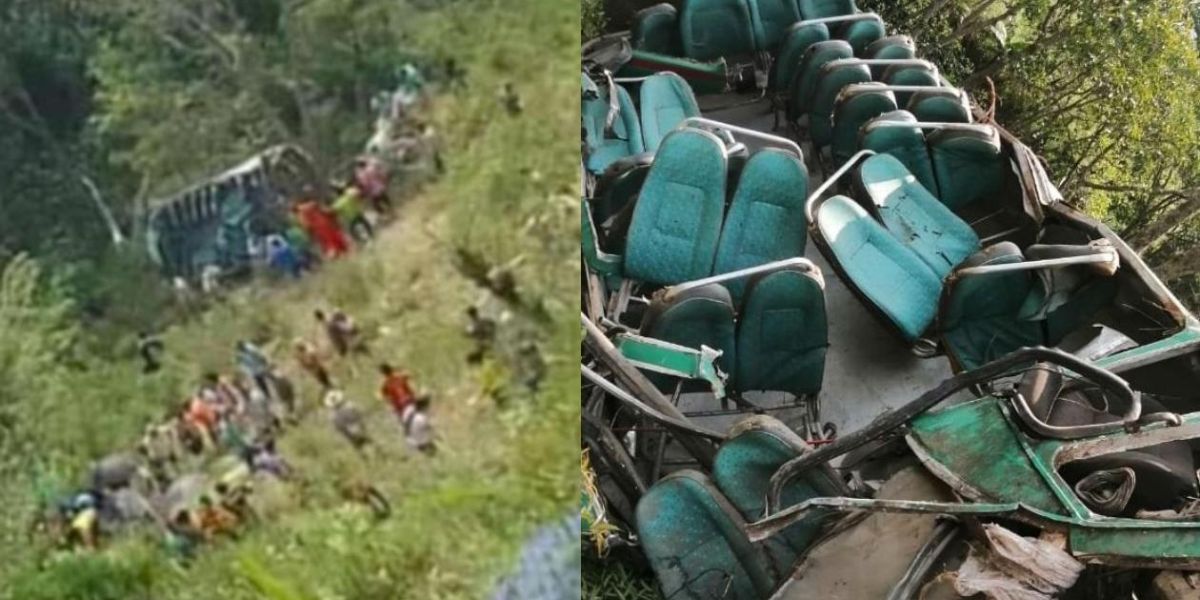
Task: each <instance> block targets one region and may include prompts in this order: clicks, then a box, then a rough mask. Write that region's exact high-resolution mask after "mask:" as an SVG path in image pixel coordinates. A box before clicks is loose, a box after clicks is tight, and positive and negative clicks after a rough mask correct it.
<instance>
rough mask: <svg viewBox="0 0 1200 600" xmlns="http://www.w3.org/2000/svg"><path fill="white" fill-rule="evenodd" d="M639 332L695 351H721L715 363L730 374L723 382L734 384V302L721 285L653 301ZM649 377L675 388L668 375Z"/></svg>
mask: <svg viewBox="0 0 1200 600" xmlns="http://www.w3.org/2000/svg"><path fill="white" fill-rule="evenodd" d="M641 334H642V335H644V336H646V337H650V338H654V339H656V340H662V341H664V342H670V343H672V344H677V345H679V346H684V347H686V348H692V349H695V350H699V349H700V347H701V346H708V347H709V348H712V349H713V350H720V351H721V356H720V357H718V358H717V360H716V361H715V364H716V365H717V368H719V369H720V370H721V371H722V372H724V373H728V374H729V379H728V380H727V381H726V383H727V384H729V385H733V382H734V365H736V364H737V362H736V360H737V354H736V352H735V350H736V343H737V342H736V340H737V338H736V334H735V330H734V313H733V302H732V301H731V300H730V298H729V292H728V291H727V290H726V289H725V288H724V287H722V286H721V284H719V283H714V284H712V285H708V286H704V287H703V288H697V289H693V290H689V291H687V292H684V296H682V297H679V298H675V299H672V300H671V301H669V302H666V301H663V300H655V303H654V304H652V305H651V308H650V310H648V311H647V313H646V318H645V321H644V322H643V323H642V327H641ZM651 379H654V381H655V383H656V384H657V385H658V386H659V387H660V388H661V389H664V390H669V389H673V388H674V381H669V378H666V377H651Z"/></svg>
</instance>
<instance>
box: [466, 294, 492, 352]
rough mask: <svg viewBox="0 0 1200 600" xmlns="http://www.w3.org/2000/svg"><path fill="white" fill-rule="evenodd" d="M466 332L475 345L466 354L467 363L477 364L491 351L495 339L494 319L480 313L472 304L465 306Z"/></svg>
mask: <svg viewBox="0 0 1200 600" xmlns="http://www.w3.org/2000/svg"><path fill="white" fill-rule="evenodd" d="M466 333H467V337H469V338H471V340H472V341H474V342H475V347H474V348H472V349H471V352H470V353H469V354H467V363H468V364H472V365H475V364H479V363H481V362H483V359H484V358H485V357H486V356H488V355H489V354H491V352H492V346H493V345H494V344H495V341H496V321H494V320H492V319H490V318H488V317H484V316H483V315H481V314H480V312H479V307H478V306H476V305H474V304H472V305H471V306H468V307H467V327H466Z"/></svg>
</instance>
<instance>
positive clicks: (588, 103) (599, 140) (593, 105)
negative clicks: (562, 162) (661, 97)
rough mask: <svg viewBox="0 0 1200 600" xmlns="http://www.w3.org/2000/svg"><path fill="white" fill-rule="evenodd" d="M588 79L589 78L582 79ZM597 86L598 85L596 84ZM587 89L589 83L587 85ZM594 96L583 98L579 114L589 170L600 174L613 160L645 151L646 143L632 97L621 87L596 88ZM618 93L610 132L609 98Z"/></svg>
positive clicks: (589, 95)
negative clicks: (607, 127) (608, 123)
mask: <svg viewBox="0 0 1200 600" xmlns="http://www.w3.org/2000/svg"><path fill="white" fill-rule="evenodd" d="M583 77H584V79H585V80H587V79H588V77H587V75H584V76H583ZM593 85H595V84H593ZM584 86H585V88H586V87H587V84H586V81H585V84H584ZM593 89H595V90H596V91H595V93H593V94H586V95H585V96H584V97H583V104H582V106H581V110H580V114H581V115H582V117H583V131H584V137H585V141H584V143H585V144H586V145H587V152H588V156H587V168H588V170H589V171H591V172H592V173H597V174H598V173H601V172H603V171H604V169H606V168H608V166H609V165H610V164H612V163H613V161H615V160H617V159H620V158H624V157H626V156H630V155H633V154H638V153H641V152H645V150H646V144H645V140H644V139H643V138H642V127H641V124H640V123H639V122H638V114H637V109H636V108H634V106H633V98H631V97H630V96H629V92H628V91H626V90H625V88H623V87H621V86H620V85H616V84H614V85H613V87H612V88H608V87H600V86H595V87H594V88H593ZM613 90H616V93H617V114H616V115H615V118H614V119H613V124H612V129H611V131H608V132H607V135H606V131H605V130H606V126H607V122H608V115H609V111H610V110H611V109H612V107H611V105H610V96H609V94H611V93H612V92H613Z"/></svg>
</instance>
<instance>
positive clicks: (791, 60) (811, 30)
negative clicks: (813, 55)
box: [768, 23, 829, 91]
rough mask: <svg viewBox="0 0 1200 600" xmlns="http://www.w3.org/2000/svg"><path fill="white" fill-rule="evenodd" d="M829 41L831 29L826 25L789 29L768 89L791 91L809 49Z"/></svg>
mask: <svg viewBox="0 0 1200 600" xmlns="http://www.w3.org/2000/svg"><path fill="white" fill-rule="evenodd" d="M827 40H829V28H828V27H826V26H825V24H824V23H809V24H804V23H795V24H793V25H791V26H790V27H788V29H787V31H786V32H784V37H783V42H782V43H781V45H780V47H779V53H778V54H777V55H776V57H775V62H773V63H771V75H770V80H769V82H768V87H770V88H771V89H772V90H775V91H784V90H790V89H791V83H792V78H793V77H795V76H796V73H798V72H799V70H800V66H801V62H802V61H803V60H804V56H805V54H806V53H807V51H808V48H809V47H810V46H812V45H813V44H816V43H817V42H824V41H827Z"/></svg>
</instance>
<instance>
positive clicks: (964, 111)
mask: <svg viewBox="0 0 1200 600" xmlns="http://www.w3.org/2000/svg"><path fill="white" fill-rule="evenodd" d="M904 107H905V108H906V109H907V110H908V112H911V113H912V114H913V116H915V117H916V118H917V120H918V121H921V122H922V123H970V122H971V109H970V107H969V106H967V104H966V103H965V102H964V101H963V98H962V96H961V95H959V92H958V91H957V90H953V89H951V88H946V89H945V90H944V91H934V90H929V91H924V92H916V93H914V94H912V95H911V96H909V100H908V104H906V105H904Z"/></svg>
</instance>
